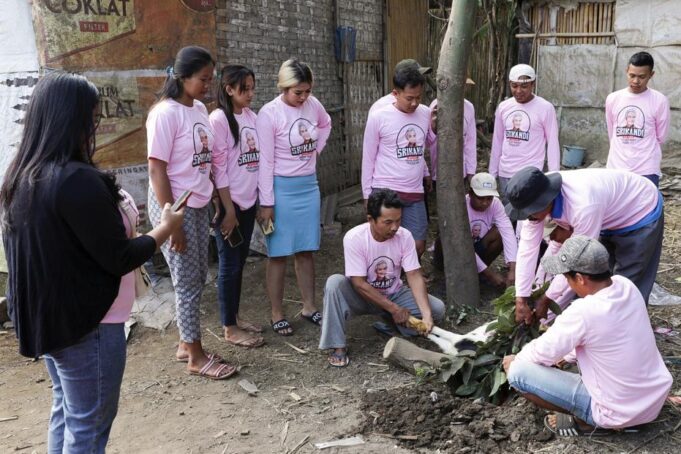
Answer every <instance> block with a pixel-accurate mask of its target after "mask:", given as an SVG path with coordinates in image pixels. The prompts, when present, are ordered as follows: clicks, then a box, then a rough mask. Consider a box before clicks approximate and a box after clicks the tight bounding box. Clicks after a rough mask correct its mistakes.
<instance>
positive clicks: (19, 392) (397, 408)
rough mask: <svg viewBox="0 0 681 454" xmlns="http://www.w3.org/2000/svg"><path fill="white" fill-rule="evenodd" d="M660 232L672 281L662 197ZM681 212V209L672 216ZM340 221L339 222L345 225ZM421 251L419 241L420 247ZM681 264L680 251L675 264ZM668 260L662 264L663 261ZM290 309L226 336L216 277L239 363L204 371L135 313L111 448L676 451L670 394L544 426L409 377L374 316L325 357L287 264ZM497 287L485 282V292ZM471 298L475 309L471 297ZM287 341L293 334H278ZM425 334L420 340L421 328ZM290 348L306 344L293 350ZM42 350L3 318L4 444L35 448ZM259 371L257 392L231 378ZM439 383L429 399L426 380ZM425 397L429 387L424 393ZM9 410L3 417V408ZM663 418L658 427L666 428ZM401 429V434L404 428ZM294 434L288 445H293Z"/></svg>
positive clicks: (334, 257)
mask: <svg viewBox="0 0 681 454" xmlns="http://www.w3.org/2000/svg"><path fill="white" fill-rule="evenodd" d="M666 213H667V226H668V227H667V228H668V230H669V231H668V232H667V233H668V234H669V235H668V236H667V238H668V239H665V252H664V256H663V259H662V262H663V264H662V265H661V266H660V270H661V271H663V272H661V273H660V275H659V282H660V283H662V284H664V285H665V286H666V287H667V288H668V289H669V290H671V291H672V292H673V293H675V294H681V284H680V283H679V282H676V278H677V276H680V275H681V268H679V267H677V263H678V260H677V257H678V255H679V249H678V248H681V242H680V243H679V245H678V246H677V245H676V233H675V232H676V230H677V229H678V230H681V226H676V220H675V219H677V215H680V214H681V208H679V207H678V206H675V205H669V206H668V207H667V211H666ZM679 217H681V216H679ZM344 227H345V228H344V230H346V229H347V227H348V226H344ZM341 238H342V237H341V235H338V236H336V237H328V236H325V237H324V239H323V244H322V251H321V252H320V253H319V254H317V256H316V258H317V266H316V269H317V278H316V282H317V285H316V291H317V298H318V302H319V304H320V307H321V296H322V295H321V294H322V290H323V285H324V281H325V279H326V277H327V276H329V275H330V274H333V273H337V272H341V273H342V272H343V259H342V250H341V248H342V246H341ZM426 255H428V254H426ZM680 266H681V265H680ZM424 268H425V269H426V271H429V272H431V273H432V275H433V277H434V279H433V282H432V283H431V285H430V291H431V293H434V294H436V295H440V296H442V292H443V289H444V284H443V282H442V276H441V275H439V274H437V273H435V272H433V271H432V270H431V269H430V264H429V263H428V257H426V259H425V264H424ZM664 270H667V271H664ZM287 273H288V274H287V280H286V282H287V286H286V291H285V298H286V309H287V312H288V315H289V317H290V318H291V321H292V323H293V326H294V329H295V330H296V332H295V335H294V336H292V337H280V336H278V335H276V334H275V333H273V332H272V330H269V329H268V330H266V331H265V338H266V340H267V344H266V345H265V346H264V347H262V348H259V349H256V350H245V349H239V348H236V347H231V346H229V345H227V344H226V343H224V342H223V341H221V340H220V339H219V338H218V337H216V335H217V336H219V335H220V323H219V319H218V311H217V307H216V304H215V299H216V288H215V284H214V282H211V283H209V284H208V285H207V286H206V291H205V293H204V299H203V301H204V303H203V306H202V310H203V316H202V328H203V330H204V337H203V340H204V343H205V345H206V347H207V349H208V350H209V351H214V352H217V353H220V354H221V355H223V356H224V357H225V358H227V359H228V360H230V361H233V362H235V363H238V364H239V365H240V367H241V370H240V372H239V374H237V375H236V376H235V377H234V378H231V379H229V380H226V381H217V382H216V381H209V380H206V379H201V378H198V377H193V376H189V375H187V374H186V373H185V370H184V367H183V365H182V364H179V363H176V362H175V361H174V353H175V348H176V343H177V330H176V328H175V327H174V326H172V327H171V328H169V329H168V330H167V331H166V332H158V331H154V330H150V329H145V328H139V327H134V328H133V331H132V333H131V336H130V340H129V343H128V361H127V368H126V372H125V377H124V380H123V386H122V395H121V401H120V408H119V413H118V416H117V418H116V421H115V423H114V426H113V430H112V433H111V438H110V441H109V445H108V450H109V452H112V453H156V452H158V453H161V452H163V453H219V454H226V453H281V452H298V453H305V452H314V451H317V449H316V448H315V447H314V446H313V443H318V442H324V441H329V440H334V439H337V438H344V437H349V436H354V435H357V434H361V436H362V437H363V439H364V441H365V444H363V445H361V446H356V447H350V448H330V449H327V450H325V452H329V453H334V452H343V453H391V454H399V453H407V452H428V453H435V452H443V453H444V452H447V453H450V452H451V453H488V452H562V453H568V452H569V453H582V452H584V453H593V452H634V450H636V452H655V453H672V452H678V451H679V449H678V446H679V445H678V443H679V442H680V441H681V430H678V431H677V432H673V431H672V429H674V428H675V427H678V423H679V421H681V411H680V410H679V409H677V408H673V407H672V406H671V405H670V404H666V405H665V408H664V409H663V412H662V414H661V415H660V417H659V418H658V420H657V421H656V422H654V423H652V424H649V425H647V426H646V427H645V428H644V429H643V430H642V431H641V432H640V433H636V434H623V435H615V436H608V437H605V438H598V439H554V438H553V437H551V436H550V434H549V433H547V432H546V431H544V430H543V425H542V418H543V415H544V413H543V412H542V411H539V410H536V409H535V408H533V407H532V406H530V405H528V404H527V403H526V402H524V401H523V400H522V399H515V400H512V401H511V402H508V403H507V404H505V405H504V406H501V407H494V406H491V405H482V404H477V403H475V402H473V401H471V400H468V399H458V398H453V397H452V396H451V394H450V393H449V392H448V390H447V389H446V388H445V387H444V386H443V385H442V384H439V383H436V382H418V381H417V380H416V379H415V377H413V376H411V375H409V374H407V373H405V372H403V371H401V370H398V369H396V368H395V367H393V366H389V365H387V364H385V362H384V361H383V359H382V351H383V347H384V345H385V342H386V340H387V338H386V337H383V336H382V335H379V334H377V333H376V332H375V331H374V330H373V329H372V328H371V327H370V325H371V322H372V319H371V318H370V317H360V318H357V319H353V320H352V321H351V322H350V323H349V332H348V334H349V347H350V355H351V358H352V362H351V364H350V365H349V366H348V367H347V368H345V369H334V368H331V367H330V366H328V365H327V362H326V356H325V354H323V353H321V352H320V351H319V350H318V349H317V343H318V339H319V333H318V328H316V327H315V326H313V325H312V324H310V323H308V322H306V321H305V320H303V319H301V318H300V316H299V314H297V313H298V312H299V310H300V304H299V303H298V302H297V301H298V300H299V298H300V296H299V293H298V291H297V289H296V288H295V285H294V282H295V281H294V271H293V266H292V264H289V268H288V271H287ZM244 279H245V284H244V296H243V300H242V305H241V307H242V309H241V313H242V315H243V316H244V317H245V318H247V319H250V320H254V321H257V322H260V323H263V324H267V323H268V317H269V310H268V307H269V304H268V301H267V299H266V296H265V290H264V279H265V278H264V261H263V260H262V259H260V258H251V259H249V262H248V264H247V269H246V271H245V278H244ZM494 296H495V292H493V291H489V290H485V292H484V293H483V299H484V300H485V301H489V300H490V299H491V298H492V297H494ZM469 312H471V311H469ZM650 312H651V320H652V323H653V325H654V326H656V327H657V326H661V327H669V328H673V329H674V330H675V331H681V306H675V307H665V308H651V310H650ZM456 317H457V314H456V313H453V314H452V319H450V320H449V321H448V322H447V323H445V327H447V328H449V329H452V330H453V331H459V332H464V331H467V330H468V329H469V328H471V327H474V326H477V325H478V324H479V323H480V322H482V321H484V320H485V319H486V318H488V317H489V316H487V315H485V314H475V313H472V314H471V315H469V316H468V317H467V318H466V320H465V321H464V322H463V323H462V324H461V325H459V326H455V325H454V321H453V320H455V319H456ZM658 339H659V346H660V350H661V352H662V354H663V356H675V357H677V358H678V357H679V356H681V353H680V352H681V340H680V338H679V336H678V334H677V335H672V336H662V335H659V337H658ZM288 343H290V345H289V344H288ZM419 344H420V345H421V346H427V347H428V348H433V349H434V347H435V346H434V345H432V346H430V345H429V344H428V343H427V341H425V340H424V341H421V342H419ZM292 346H295V347H297V348H298V349H303V350H306V351H307V353H300V352H298V351H297V350H296V349H294V348H292ZM41 363H42V361H40V360H38V361H36V362H34V361H31V360H28V359H26V358H23V357H21V356H19V355H18V354H17V343H16V340H15V338H14V335H13V333H12V332H9V331H4V332H2V334H0V452H2V453H5V452H22V453H23V452H26V453H31V452H35V453H44V452H45V451H46V429H47V422H48V416H49V409H50V400H51V399H50V396H51V389H50V379H49V377H48V375H47V372H46V370H45V367H44V365H43V364H41ZM669 367H670V370H671V371H672V373H673V375H674V377H675V383H674V386H673V388H672V392H675V391H676V392H679V390H680V388H679V385H678V383H679V377H680V375H681V367H680V366H679V365H675V366H672V365H670V366H669ZM242 379H246V380H249V381H251V382H252V383H254V384H256V385H257V387H258V389H259V391H258V393H257V395H256V396H250V395H248V394H247V393H246V392H245V391H244V390H243V389H242V388H241V387H240V386H239V384H238V382H239V381H240V380H242ZM433 392H434V393H435V394H436V399H433V396H435V395H433V394H432V393H433ZM434 400H435V401H434ZM15 416H16V418H13V417H15ZM5 418H12V419H7V420H5ZM664 431H666V432H664ZM405 438H407V439H405ZM296 448H297V451H296Z"/></svg>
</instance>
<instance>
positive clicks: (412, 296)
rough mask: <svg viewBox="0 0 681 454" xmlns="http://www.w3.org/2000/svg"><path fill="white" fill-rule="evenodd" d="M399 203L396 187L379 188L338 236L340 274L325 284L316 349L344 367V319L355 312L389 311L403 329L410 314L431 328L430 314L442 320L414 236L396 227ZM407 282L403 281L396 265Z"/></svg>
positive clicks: (439, 304) (442, 309) (441, 305)
mask: <svg viewBox="0 0 681 454" xmlns="http://www.w3.org/2000/svg"><path fill="white" fill-rule="evenodd" d="M401 218H402V202H400V199H399V197H398V196H397V193H396V192H395V191H392V190H390V189H380V190H376V191H374V192H372V193H371V195H370V196H369V199H368V202H367V220H368V221H369V222H366V223H364V224H361V225H358V226H357V227H355V228H353V229H351V230H350V231H348V233H346V234H345V238H343V252H344V255H345V276H342V275H340V274H334V275H332V276H330V277H329V278H328V279H327V281H326V288H325V289H324V319H323V322H322V334H321V339H320V341H319V348H320V349H321V350H327V349H331V350H332V351H331V353H330V354H329V364H331V365H332V366H335V367H345V366H347V365H348V363H349V362H350V360H349V358H348V355H347V344H346V341H345V323H346V322H347V320H348V319H349V318H350V317H352V316H355V315H364V314H379V315H381V314H383V315H389V316H392V319H393V321H394V322H395V324H397V325H398V329H399V330H400V332H401V333H402V334H405V335H413V334H415V332H414V331H412V330H410V329H407V328H404V327H403V326H404V325H405V323H406V322H407V320H408V319H409V316H410V315H413V316H414V317H417V318H421V319H423V322H424V323H425V324H426V326H427V327H428V331H430V330H431V329H432V327H433V319H435V320H441V319H442V317H443V316H444V312H445V305H444V303H443V302H442V301H440V300H439V299H437V298H435V297H433V296H431V295H428V292H427V290H426V283H425V280H424V278H423V275H422V274H421V265H420V264H419V259H418V255H417V254H416V244H415V242H414V238H413V237H412V235H411V233H409V231H408V230H406V229H404V228H402V227H400V221H401ZM402 269H404V272H405V274H406V276H407V282H408V283H409V287H405V286H403V285H402V280H401V278H400V274H401V270H402Z"/></svg>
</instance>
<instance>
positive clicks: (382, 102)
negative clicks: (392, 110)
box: [367, 92, 395, 118]
mask: <svg viewBox="0 0 681 454" xmlns="http://www.w3.org/2000/svg"><path fill="white" fill-rule="evenodd" d="M394 102H395V97H394V96H393V94H392V92H390V93H388V94H387V95H385V96H383V97H382V98H378V100H376V102H374V103H373V104H372V105H371V107H370V108H369V113H368V115H371V114H372V113H373V112H374V111H375V110H378V109H380V108H381V107H385V106H387V105H390V104H392V103H394ZM367 118H368V117H367Z"/></svg>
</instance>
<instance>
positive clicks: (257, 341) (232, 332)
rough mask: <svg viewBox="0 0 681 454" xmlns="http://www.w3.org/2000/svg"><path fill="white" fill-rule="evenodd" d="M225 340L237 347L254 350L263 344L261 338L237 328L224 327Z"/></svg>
mask: <svg viewBox="0 0 681 454" xmlns="http://www.w3.org/2000/svg"><path fill="white" fill-rule="evenodd" d="M225 340H226V341H227V342H228V343H230V344H232V345H236V346H237V347H246V348H256V347H260V346H261V345H263V344H264V343H265V339H263V337H262V336H254V335H253V334H251V333H249V332H248V331H245V330H243V329H241V328H239V327H238V326H234V325H233V326H227V327H225Z"/></svg>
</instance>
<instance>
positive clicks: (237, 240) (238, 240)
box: [226, 225, 244, 248]
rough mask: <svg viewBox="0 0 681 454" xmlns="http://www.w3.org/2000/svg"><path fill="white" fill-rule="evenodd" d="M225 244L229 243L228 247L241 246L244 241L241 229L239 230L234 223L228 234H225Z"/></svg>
mask: <svg viewBox="0 0 681 454" xmlns="http://www.w3.org/2000/svg"><path fill="white" fill-rule="evenodd" d="M226 239H227V244H229V247H231V248H235V247H238V246H241V244H243V242H244V237H243V236H242V235H241V231H240V230H239V226H238V225H236V226H234V228H233V229H232V231H231V232H230V234H229V235H228V236H227V238H226Z"/></svg>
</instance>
